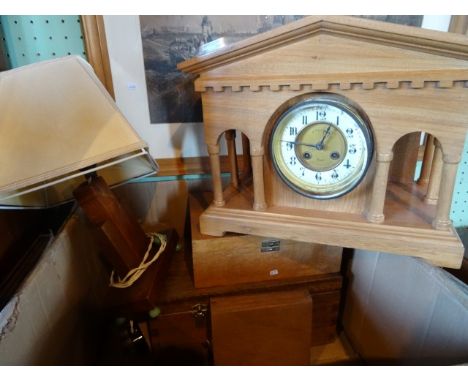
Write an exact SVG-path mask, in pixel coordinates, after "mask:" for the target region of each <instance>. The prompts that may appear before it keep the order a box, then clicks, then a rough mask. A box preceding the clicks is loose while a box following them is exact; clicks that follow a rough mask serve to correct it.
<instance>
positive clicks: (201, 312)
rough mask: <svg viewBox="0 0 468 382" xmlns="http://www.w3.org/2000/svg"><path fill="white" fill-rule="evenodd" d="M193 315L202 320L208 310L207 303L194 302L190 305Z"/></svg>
mask: <svg viewBox="0 0 468 382" xmlns="http://www.w3.org/2000/svg"><path fill="white" fill-rule="evenodd" d="M190 312H191V313H192V315H193V318H194V319H195V320H203V319H205V318H206V314H207V312H208V305H207V304H196V305H194V306H192V310H191V311H190Z"/></svg>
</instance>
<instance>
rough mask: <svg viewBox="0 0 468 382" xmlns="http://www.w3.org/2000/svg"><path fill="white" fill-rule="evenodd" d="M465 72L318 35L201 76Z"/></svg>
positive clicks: (455, 63) (448, 62)
mask: <svg viewBox="0 0 468 382" xmlns="http://www.w3.org/2000/svg"><path fill="white" fill-rule="evenodd" d="M402 61H403V62H404V66H405V68H404V69H405V70H406V71H413V72H419V71H429V70H441V69H468V61H466V60H462V59H457V58H452V57H446V56H440V55H434V54H430V53H425V52H419V51H414V50H409V49H404V48H400V47H395V46H387V45H382V44H378V43H375V42H368V41H361V40H356V39H350V38H346V37H340V36H334V35H329V34H322V33H320V34H317V35H314V36H311V37H307V38H304V39H302V40H300V41H296V42H293V43H290V44H285V45H283V46H279V47H276V48H274V49H272V50H269V51H266V52H263V53H262V54H255V55H252V56H250V57H245V58H242V59H240V60H237V61H234V62H230V63H227V64H225V65H221V66H219V67H216V68H214V69H211V70H209V71H208V72H206V73H204V74H203V76H202V78H203V77H209V78H223V77H224V78H230V79H233V78H237V77H242V78H245V77H246V76H248V77H252V78H258V77H259V76H261V77H262V78H266V77H269V78H275V77H276V76H283V77H284V75H291V76H310V75H317V74H319V75H327V74H338V73H339V74H340V75H343V74H351V75H352V74H355V73H361V74H362V73H374V74H378V73H382V72H392V71H395V70H398V71H399V72H401V66H402Z"/></svg>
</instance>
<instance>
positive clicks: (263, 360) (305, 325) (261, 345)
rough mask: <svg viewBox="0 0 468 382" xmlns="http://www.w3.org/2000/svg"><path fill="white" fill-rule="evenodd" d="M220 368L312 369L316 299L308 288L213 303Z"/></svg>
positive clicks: (215, 350) (217, 299)
mask: <svg viewBox="0 0 468 382" xmlns="http://www.w3.org/2000/svg"><path fill="white" fill-rule="evenodd" d="M211 322H212V327H211V330H212V341H213V355H214V362H215V364H216V365H308V364H309V361H310V339H311V326H312V299H311V297H310V294H309V292H308V291H307V290H306V289H305V288H304V289H302V288H301V289H295V290H289V291H277V292H268V293H256V294H243V295H238V296H226V297H215V298H212V299H211Z"/></svg>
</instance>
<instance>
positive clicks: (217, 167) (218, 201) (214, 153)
mask: <svg viewBox="0 0 468 382" xmlns="http://www.w3.org/2000/svg"><path fill="white" fill-rule="evenodd" d="M208 154H209V155H210V164H211V176H212V180H213V204H214V205H215V206H217V207H222V206H224V204H225V202H224V198H223V184H222V183H221V163H220V161H219V145H208Z"/></svg>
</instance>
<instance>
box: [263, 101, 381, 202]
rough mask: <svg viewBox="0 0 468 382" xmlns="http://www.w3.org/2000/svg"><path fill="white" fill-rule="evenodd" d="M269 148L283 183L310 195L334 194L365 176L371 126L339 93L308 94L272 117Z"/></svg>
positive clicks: (352, 185) (322, 197)
mask: <svg viewBox="0 0 468 382" xmlns="http://www.w3.org/2000/svg"><path fill="white" fill-rule="evenodd" d="M270 152H271V157H272V160H273V164H274V167H275V170H276V172H277V173H278V174H279V175H280V177H281V179H282V180H283V181H284V182H285V183H286V184H287V185H288V186H289V187H291V188H292V189H294V190H295V191H297V192H299V193H301V194H303V195H305V196H308V197H311V198H317V199H331V198H336V197H339V196H342V195H344V194H346V193H348V192H349V191H351V190H352V189H353V188H355V187H356V186H357V185H358V184H359V183H360V182H361V180H362V179H363V177H364V176H365V174H366V172H367V169H368V167H369V163H370V161H371V159H372V154H373V139H372V131H371V129H370V126H369V123H368V122H366V119H365V118H363V117H362V115H361V114H360V112H359V111H358V110H357V109H356V108H355V107H353V106H352V105H351V104H350V103H349V102H347V101H346V100H345V99H344V98H342V97H339V96H335V95H331V94H327V95H325V94H321V95H314V96H310V97H309V98H307V99H303V100H301V101H299V102H297V103H296V104H294V105H293V106H291V107H289V108H288V109H287V110H286V111H285V112H284V113H283V114H281V116H280V117H279V118H278V119H277V121H276V122H275V124H274V127H273V130H272V133H271V137H270Z"/></svg>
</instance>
